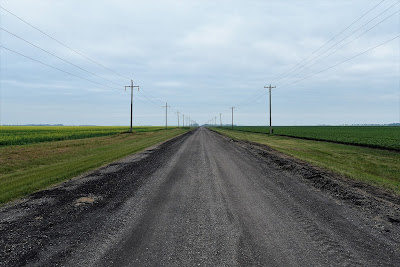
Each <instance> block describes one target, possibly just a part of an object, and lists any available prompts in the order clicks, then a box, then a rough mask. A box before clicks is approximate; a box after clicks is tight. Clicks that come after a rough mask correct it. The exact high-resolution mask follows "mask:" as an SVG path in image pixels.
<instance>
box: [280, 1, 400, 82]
mask: <svg viewBox="0 0 400 267" xmlns="http://www.w3.org/2000/svg"><path fill="white" fill-rule="evenodd" d="M399 2H400V1H397V2H396V3H394V4H393V5H391V6H390V7H388V8H387V9H385V10H384V11H383V12H381V13H380V14H378V15H377V16H375V17H374V18H373V19H371V20H369V21H368V22H367V23H365V24H364V25H362V26H361V27H359V28H358V29H356V30H355V31H353V32H352V33H350V34H349V35H347V36H346V37H344V38H342V39H341V40H340V41H338V42H336V43H335V44H334V45H332V46H331V47H329V48H328V49H326V50H325V51H323V52H322V53H320V54H319V55H317V56H316V57H314V58H312V59H310V60H308V61H307V62H305V63H304V64H303V65H301V66H299V67H297V68H296V69H295V70H293V71H291V72H289V73H288V74H286V75H285V76H283V77H281V78H279V79H278V80H276V81H275V82H277V81H279V80H281V79H283V78H285V77H287V76H288V75H290V74H292V73H294V72H295V71H296V70H298V69H300V68H302V67H304V66H305V65H307V64H308V63H310V62H312V61H314V60H315V59H317V58H319V57H320V56H322V55H323V54H325V53H326V52H328V51H329V50H331V49H332V48H334V47H335V46H337V45H338V44H340V43H341V42H342V41H344V40H346V39H347V38H349V37H350V36H352V35H353V34H354V33H356V32H358V31H359V30H361V29H362V28H364V27H365V26H366V25H368V24H369V23H371V22H372V21H374V20H375V19H377V18H378V17H380V16H381V15H382V14H384V13H385V12H387V11H388V10H389V9H391V8H392V7H394V6H395V5H397V4H398V3H399ZM397 12H398V11H397ZM394 14H396V12H395V13H394ZM394 14H392V15H390V16H389V17H387V18H385V19H384V20H382V21H381V22H379V23H377V24H375V26H373V27H372V28H374V27H376V26H377V25H379V24H380V23H382V22H383V21H385V20H387V19H388V18H390V17H391V16H393V15H394ZM372 28H370V29H369V30H371V29H372ZM369 30H367V31H365V32H364V33H366V32H368V31H369ZM361 35H362V34H361ZM361 35H360V36H361ZM358 37H359V36H358ZM358 37H356V38H355V39H357V38H358ZM294 75H296V74H294ZM286 79H288V78H285V80H286Z"/></svg>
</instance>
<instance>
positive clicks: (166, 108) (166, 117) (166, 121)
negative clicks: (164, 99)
mask: <svg viewBox="0 0 400 267" xmlns="http://www.w3.org/2000/svg"><path fill="white" fill-rule="evenodd" d="M163 108H165V129H167V128H168V108H169V106H168V103H165V106H163Z"/></svg>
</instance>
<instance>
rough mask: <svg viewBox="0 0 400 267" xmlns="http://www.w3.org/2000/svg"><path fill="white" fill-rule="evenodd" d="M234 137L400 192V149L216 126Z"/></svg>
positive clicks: (225, 133)
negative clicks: (298, 137) (274, 134)
mask: <svg viewBox="0 0 400 267" xmlns="http://www.w3.org/2000/svg"><path fill="white" fill-rule="evenodd" d="M214 130H215V131H217V132H220V133H222V134H224V135H227V136H229V137H231V138H233V139H237V140H244V141H251V142H257V143H260V144H265V145H268V146H269V147H271V148H273V149H276V150H278V151H280V152H283V153H285V154H287V155H290V156H293V157H295V158H298V159H301V160H304V161H306V162H309V163H311V164H313V165H315V166H319V167H322V168H325V169H328V170H330V171H333V172H336V173H339V174H342V175H345V176H347V177H350V178H353V179H357V180H359V181H362V182H366V183H368V184H371V185H374V186H377V187H381V188H384V189H386V190H389V191H392V192H394V193H396V194H397V195H400V153H399V152H396V151H387V150H380V149H373V148H366V147H357V146H351V145H343V144H335V143H328V142H321V141H310V140H302V139H296V138H290V137H282V136H268V135H265V134H260V133H250V132H241V131H235V130H233V131H232V130H228V129H218V128H214Z"/></svg>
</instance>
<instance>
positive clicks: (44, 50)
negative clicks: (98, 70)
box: [0, 26, 122, 86]
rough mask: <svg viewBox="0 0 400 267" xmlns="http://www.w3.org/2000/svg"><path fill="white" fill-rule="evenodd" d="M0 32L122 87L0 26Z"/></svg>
mask: <svg viewBox="0 0 400 267" xmlns="http://www.w3.org/2000/svg"><path fill="white" fill-rule="evenodd" d="M0 30H3V31H5V32H7V33H8V34H11V35H12V36H14V37H16V38H18V39H20V40H22V41H24V42H26V43H28V44H30V45H32V46H34V47H36V48H38V49H40V50H42V51H43V52H46V53H47V54H49V55H52V56H53V57H56V58H58V59H60V60H62V61H64V62H66V63H68V64H70V65H72V66H74V67H76V68H78V69H81V70H83V71H85V72H87V73H89V74H92V75H94V76H96V77H98V78H101V79H103V80H106V81H108V82H110V83H113V84H115V85H118V86H122V85H121V84H118V83H116V82H113V81H111V80H109V79H106V78H104V77H102V76H99V75H97V74H95V73H93V72H91V71H88V70H86V69H84V68H82V67H80V66H78V65H76V64H74V63H72V62H69V61H67V60H65V59H63V58H61V57H59V56H57V55H55V54H53V53H51V52H49V51H47V50H46V49H43V48H41V47H39V46H37V45H35V44H33V43H31V42H30V41H28V40H25V39H24V38H22V37H20V36H18V35H16V34H14V33H12V32H10V31H8V30H6V29H4V28H2V27H1V26H0Z"/></svg>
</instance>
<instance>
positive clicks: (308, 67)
mask: <svg viewBox="0 0 400 267" xmlns="http://www.w3.org/2000/svg"><path fill="white" fill-rule="evenodd" d="M399 11H400V10H397V11H396V12H394V13H393V14H391V15H389V16H388V17H386V18H385V19H383V20H381V21H380V22H378V23H377V24H375V25H374V26H372V27H371V28H369V29H368V30H366V31H364V32H363V33H361V34H360V35H358V36H357V37H355V38H353V39H352V40H350V41H349V42H347V43H346V44H344V45H343V46H341V47H339V48H338V49H336V50H335V51H333V52H331V53H330V54H328V55H327V56H325V57H323V58H321V59H319V60H318V61H316V62H314V63H313V64H311V65H310V66H308V67H307V68H305V69H303V70H301V71H299V72H298V73H296V74H294V76H296V75H298V74H300V73H302V72H304V71H306V70H308V69H310V68H311V67H312V66H314V65H315V64H317V63H319V62H321V61H322V60H324V59H326V58H327V57H329V56H331V55H333V54H335V53H336V52H337V51H339V50H341V49H342V48H343V47H345V46H347V45H348V44H350V43H352V42H353V41H355V40H356V39H358V38H359V37H361V36H362V35H364V34H366V33H367V32H369V31H370V30H372V29H373V28H375V27H376V26H378V25H379V24H381V23H382V22H384V21H386V20H387V19H389V18H390V17H392V16H394V15H395V14H397V13H399ZM292 78H294V77H292ZM282 83H283V82H281V83H279V84H282Z"/></svg>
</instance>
